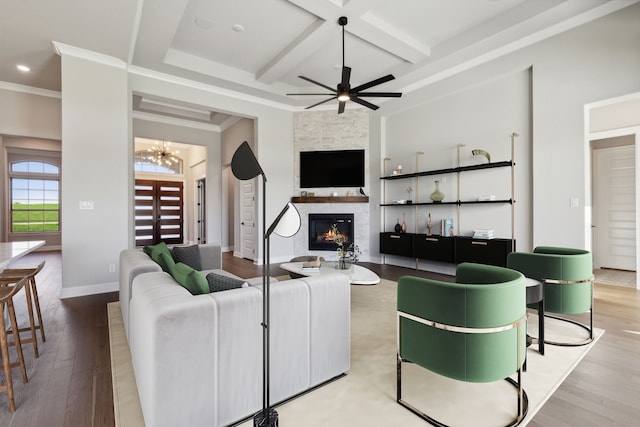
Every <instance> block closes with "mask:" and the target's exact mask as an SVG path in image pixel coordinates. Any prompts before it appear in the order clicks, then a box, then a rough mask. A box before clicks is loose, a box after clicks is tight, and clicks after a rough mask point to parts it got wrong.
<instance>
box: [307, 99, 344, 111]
mask: <svg viewBox="0 0 640 427" xmlns="http://www.w3.org/2000/svg"><path fill="white" fill-rule="evenodd" d="M336 98H337V96H333V97H331V98H329V99H325V100H324V101H320V102H318V103H316V104H313V105H309V106H308V107H306V108H305V110H308V109H309V108H313V107H317V106H318V105H320V104H324V103H325V102H329V101H331V100H332V99H336Z"/></svg>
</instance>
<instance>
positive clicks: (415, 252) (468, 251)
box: [380, 132, 518, 268]
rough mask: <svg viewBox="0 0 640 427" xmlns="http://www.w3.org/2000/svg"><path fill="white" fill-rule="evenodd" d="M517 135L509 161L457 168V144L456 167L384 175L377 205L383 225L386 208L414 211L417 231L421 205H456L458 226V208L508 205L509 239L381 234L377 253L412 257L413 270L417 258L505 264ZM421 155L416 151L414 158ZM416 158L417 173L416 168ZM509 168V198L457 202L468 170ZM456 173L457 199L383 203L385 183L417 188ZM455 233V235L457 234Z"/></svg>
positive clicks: (511, 248) (511, 246)
mask: <svg viewBox="0 0 640 427" xmlns="http://www.w3.org/2000/svg"><path fill="white" fill-rule="evenodd" d="M517 136H518V134H517V133H515V132H514V133H512V134H511V160H508V161H501V162H493V163H491V162H489V163H483V164H477V165H470V166H460V148H461V147H462V146H463V145H458V166H457V167H453V168H445V169H434V170H426V171H421V172H414V173H407V174H401V175H389V176H383V177H381V178H380V179H381V180H382V186H383V203H381V204H380V206H381V207H382V211H383V224H386V218H385V215H386V213H385V212H386V209H387V208H389V207H394V208H405V209H407V208H413V209H415V218H416V230H418V224H417V222H418V219H417V218H418V208H419V207H420V206H429V207H437V206H447V205H449V206H451V205H455V206H456V211H457V219H458V220H457V223H456V226H458V227H459V225H460V209H461V207H462V206H464V205H489V204H508V205H511V214H510V218H511V238H491V239H480V238H474V237H471V236H451V237H447V236H441V235H436V234H419V233H396V232H382V233H380V252H381V253H383V254H386V255H396V256H403V257H411V258H415V260H416V268H418V261H419V260H420V259H424V260H431V261H441V262H450V263H456V264H459V263H461V262H477V263H481V264H492V265H501V266H504V265H506V259H507V254H508V253H509V252H512V251H515V244H516V241H515V226H514V224H515V212H514V204H515V194H514V193H515V185H514V184H515V179H514V168H515V161H514V142H515V137H517ZM418 154H422V153H421V152H418V153H417V154H416V155H418ZM417 163H418V160H417V157H416V170H417V169H418V168H417ZM496 168H509V169H510V170H511V197H510V198H509V199H500V200H460V174H462V173H465V172H470V171H478V170H486V169H496ZM447 174H455V175H456V178H457V187H458V189H457V198H456V200H454V201H447V202H445V201H442V202H433V201H429V202H420V201H419V200H416V201H415V203H386V200H385V198H386V182H387V181H393V180H411V179H413V180H415V181H414V182H415V186H416V188H418V186H419V181H418V179H419V178H420V177H424V176H434V175H447ZM416 194H417V191H416ZM456 234H458V233H456Z"/></svg>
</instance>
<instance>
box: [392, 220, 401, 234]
mask: <svg viewBox="0 0 640 427" xmlns="http://www.w3.org/2000/svg"><path fill="white" fill-rule="evenodd" d="M394 230H396V233H402V226H401V225H400V218H398V219H397V222H396V226H395V227H394Z"/></svg>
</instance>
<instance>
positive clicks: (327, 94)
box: [287, 93, 333, 96]
mask: <svg viewBox="0 0 640 427" xmlns="http://www.w3.org/2000/svg"><path fill="white" fill-rule="evenodd" d="M287 95H288V96H296V95H325V96H331V95H333V94H332V93H288V94H287Z"/></svg>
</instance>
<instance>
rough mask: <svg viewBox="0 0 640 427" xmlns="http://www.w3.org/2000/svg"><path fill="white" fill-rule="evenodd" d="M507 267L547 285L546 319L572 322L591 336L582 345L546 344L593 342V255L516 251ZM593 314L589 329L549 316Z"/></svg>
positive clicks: (541, 249)
mask: <svg viewBox="0 0 640 427" xmlns="http://www.w3.org/2000/svg"><path fill="white" fill-rule="evenodd" d="M507 267H508V268H512V269H514V270H518V271H520V272H521V273H522V274H524V275H525V276H526V277H530V278H532V279H536V280H539V281H541V282H543V284H544V311H545V317H552V318H555V319H559V320H563V321H567V322H571V323H573V324H575V325H578V326H580V327H581V328H583V329H586V330H587V331H588V332H589V337H588V338H587V339H585V340H583V341H581V342H576V343H567V342H557V341H553V340H550V339H546V338H545V341H544V342H545V343H547V344H552V345H562V346H579V345H585V344H588V343H590V342H591V341H593V263H592V257H591V252H589V251H586V250H583V249H573V248H560V247H552V246H538V247H536V248H535V249H534V250H533V253H529V252H512V253H510V254H509V255H508V256H507ZM586 312H589V326H586V325H583V324H582V323H579V322H577V321H575V320H572V319H568V318H566V317H558V316H553V315H549V314H547V313H556V314H580V313H586Z"/></svg>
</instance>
